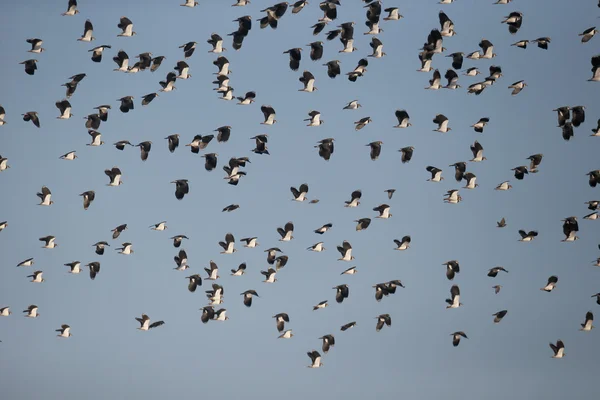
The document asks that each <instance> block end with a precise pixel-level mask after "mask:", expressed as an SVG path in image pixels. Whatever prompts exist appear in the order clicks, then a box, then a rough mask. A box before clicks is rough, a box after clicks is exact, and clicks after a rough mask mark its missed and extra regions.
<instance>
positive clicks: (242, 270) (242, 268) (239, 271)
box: [231, 262, 246, 276]
mask: <svg viewBox="0 0 600 400" xmlns="http://www.w3.org/2000/svg"><path fill="white" fill-rule="evenodd" d="M245 273H246V263H245V262H244V263H241V264H240V265H238V267H237V269H232V270H231V276H242V275H244V274H245Z"/></svg>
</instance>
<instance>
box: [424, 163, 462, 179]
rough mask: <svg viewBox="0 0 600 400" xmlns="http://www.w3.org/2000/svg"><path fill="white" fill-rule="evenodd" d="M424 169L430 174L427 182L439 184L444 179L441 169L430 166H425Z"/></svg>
mask: <svg viewBox="0 0 600 400" xmlns="http://www.w3.org/2000/svg"><path fill="white" fill-rule="evenodd" d="M425 169H426V170H427V172H429V173H430V174H431V178H429V179H427V181H428V182H441V181H442V180H443V179H444V177H443V176H442V170H441V169H439V168H437V167H434V166H432V165H429V166H427V167H426V168H425ZM461 178H462V177H461Z"/></svg>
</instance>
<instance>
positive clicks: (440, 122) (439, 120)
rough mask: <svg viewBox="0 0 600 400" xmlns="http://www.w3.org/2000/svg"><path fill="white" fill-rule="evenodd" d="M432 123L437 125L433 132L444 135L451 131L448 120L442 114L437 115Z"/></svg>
mask: <svg viewBox="0 0 600 400" xmlns="http://www.w3.org/2000/svg"><path fill="white" fill-rule="evenodd" d="M433 123H434V124H437V126H438V127H437V129H434V130H433V131H434V132H441V133H446V132H448V131H451V130H452V128H450V127H449V126H448V118H447V117H446V116H445V115H444V114H437V115H436V116H435V118H434V119H433Z"/></svg>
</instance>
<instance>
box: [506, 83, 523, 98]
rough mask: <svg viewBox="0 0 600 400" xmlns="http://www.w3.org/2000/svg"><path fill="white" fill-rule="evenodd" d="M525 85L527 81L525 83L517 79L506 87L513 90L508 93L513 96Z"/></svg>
mask: <svg viewBox="0 0 600 400" xmlns="http://www.w3.org/2000/svg"><path fill="white" fill-rule="evenodd" d="M525 86H527V83H525V81H518V82H515V83H513V84H512V85H510V86H509V87H508V88H509V89H512V90H513V91H512V92H511V93H510V94H511V95H513V96H515V95H517V94H519V93H520V92H521V90H523V89H524V88H525Z"/></svg>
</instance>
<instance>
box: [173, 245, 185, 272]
mask: <svg viewBox="0 0 600 400" xmlns="http://www.w3.org/2000/svg"><path fill="white" fill-rule="evenodd" d="M173 260H174V261H175V264H177V267H176V268H174V269H176V270H177V271H185V270H186V269H188V268H189V265H188V263H187V261H188V256H187V252H186V251H185V250H183V249H182V250H179V253H178V254H177V255H176V256H174V257H173Z"/></svg>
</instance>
